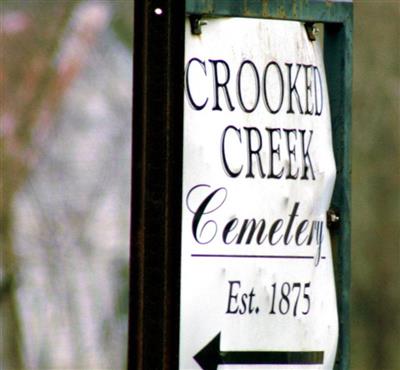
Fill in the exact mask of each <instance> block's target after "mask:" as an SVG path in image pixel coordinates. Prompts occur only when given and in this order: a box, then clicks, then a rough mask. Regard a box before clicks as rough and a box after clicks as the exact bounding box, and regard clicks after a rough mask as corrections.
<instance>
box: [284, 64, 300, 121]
mask: <svg viewBox="0 0 400 370" xmlns="http://www.w3.org/2000/svg"><path fill="white" fill-rule="evenodd" d="M292 65H293V64H291V63H286V66H287V67H288V72H289V73H288V75H289V77H288V80H289V81H288V82H289V107H288V110H287V112H286V113H294V110H293V106H292V94H293V93H294V94H295V97H296V101H297V106H298V108H299V112H300V113H301V114H303V108H302V107H301V101H300V95H299V92H298V91H297V86H296V83H297V78H298V77H299V72H300V69H301V64H296V66H297V72H296V77H295V78H294V82H293V83H292Z"/></svg>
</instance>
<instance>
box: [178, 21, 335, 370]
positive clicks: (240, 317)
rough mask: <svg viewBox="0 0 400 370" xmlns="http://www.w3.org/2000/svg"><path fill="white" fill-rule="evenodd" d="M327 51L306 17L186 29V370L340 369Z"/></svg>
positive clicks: (183, 302) (183, 280)
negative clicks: (312, 36) (312, 35)
mask: <svg viewBox="0 0 400 370" xmlns="http://www.w3.org/2000/svg"><path fill="white" fill-rule="evenodd" d="M335 172H336V170H335V162H334V157H333V149H332V137H331V121H330V112H329V99H328V91H327V86H326V81H325V71H324V64H323V57H322V48H321V45H320V44H319V43H318V42H317V41H315V42H312V41H310V40H309V39H308V38H307V34H306V30H305V28H304V25H303V24H301V23H299V22H289V21H273V20H258V19H241V18H229V19H228V18H226V19H209V20H207V25H205V26H203V27H202V34H201V35H193V34H191V32H190V26H189V23H188V24H187V25H186V41H185V102H184V163H183V199H182V267H181V313H180V368H181V369H185V370H187V369H207V370H210V369H217V367H218V368H219V369H222V368H223V369H235V370H238V369H250V370H251V369H279V370H286V369H290V370H294V369H303V370H304V369H332V368H333V365H334V359H335V353H336V346H337V339H338V318H337V307H336V295H335V284H334V274H333V262H332V254H331V244H330V238H329V232H328V229H327V225H326V212H327V210H328V206H329V203H330V200H331V196H332V191H333V186H334V181H335Z"/></svg>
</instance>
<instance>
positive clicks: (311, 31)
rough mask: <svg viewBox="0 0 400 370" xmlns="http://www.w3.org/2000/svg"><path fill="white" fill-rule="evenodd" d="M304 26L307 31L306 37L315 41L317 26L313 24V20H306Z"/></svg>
mask: <svg viewBox="0 0 400 370" xmlns="http://www.w3.org/2000/svg"><path fill="white" fill-rule="evenodd" d="M304 26H305V28H306V31H307V36H308V39H309V40H310V41H315V40H316V39H317V37H316V34H317V33H318V28H316V27H315V26H314V23H313V22H306V23H305V24H304Z"/></svg>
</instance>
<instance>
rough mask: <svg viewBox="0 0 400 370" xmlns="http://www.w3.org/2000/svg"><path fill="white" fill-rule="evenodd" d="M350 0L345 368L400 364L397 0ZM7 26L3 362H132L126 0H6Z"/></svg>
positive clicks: (2, 92) (381, 369)
mask: <svg viewBox="0 0 400 370" xmlns="http://www.w3.org/2000/svg"><path fill="white" fill-rule="evenodd" d="M354 7H355V15H354V26H355V27H354V72H353V78H354V79H353V91H354V93H353V141H352V143H353V144H352V145H353V146H352V157H353V175H352V181H353V201H352V210H353V215H352V223H353V224H352V233H353V234H352V235H353V237H352V239H353V240H352V263H353V265H352V274H353V280H352V302H351V303H352V306H351V312H352V316H351V321H352V334H351V335H352V338H351V356H352V357H351V361H352V365H351V368H352V369H357V370H396V369H400V351H399V348H400V334H399V333H400V273H399V263H400V224H399V219H400V191H399V190H400V108H399V105H400V54H399V53H400V52H399V50H400V48H399V47H400V2H399V1H397V0H395V1H378V0H376V1H357V2H355V4H354ZM0 26H1V27H0V55H1V58H0V86H1V88H0V144H1V156H0V160H1V177H0V196H1V197H0V226H1V230H0V256H1V259H0V333H1V334H0V369H1V370H3V369H4V370H9V369H10V370H11V369H13V370H23V369H38V370H44V369H82V370H83V369H85V370H88V369H89V370H90V369H113V370H114V369H123V368H125V367H126V349H127V348H126V347H127V327H128V326H127V325H128V324H127V323H128V294H129V289H128V258H129V213H130V209H129V207H130V166H131V165H130V162H131V148H130V145H131V134H132V129H131V99H132V62H133V59H132V54H133V49H132V39H133V1H132V0H102V1H95V0H92V1H90V0H89V1H88V0H74V1H68V0H57V1H56V0H54V1H52V0H2V1H1V2H0ZM135 47H140V45H136V46H135Z"/></svg>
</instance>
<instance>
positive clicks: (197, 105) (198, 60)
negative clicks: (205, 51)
mask: <svg viewBox="0 0 400 370" xmlns="http://www.w3.org/2000/svg"><path fill="white" fill-rule="evenodd" d="M193 62H197V63H199V64H200V65H201V66H202V67H203V71H204V74H205V75H206V76H207V70H206V63H205V62H204V61H202V60H200V59H198V58H192V59H190V60H189V62H188V64H187V67H186V91H187V96H188V98H189V103H190V105H191V107H192V108H194V109H195V110H202V109H203V108H204V107H205V106H206V104H207V102H208V98H206V100H204V102H203V103H202V104H201V103H200V104H196V102H195V101H194V99H193V96H192V93H191V91H190V83H189V68H190V65H191V64H192V63H193Z"/></svg>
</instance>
